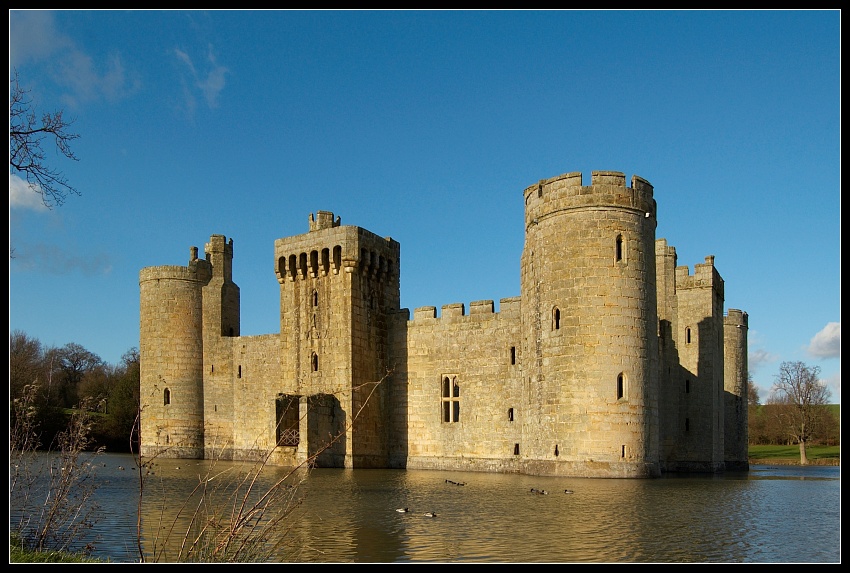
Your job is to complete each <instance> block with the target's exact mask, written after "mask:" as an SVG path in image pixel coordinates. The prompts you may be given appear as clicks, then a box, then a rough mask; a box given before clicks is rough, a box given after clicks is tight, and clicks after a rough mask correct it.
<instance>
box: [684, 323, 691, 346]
mask: <svg viewBox="0 0 850 573" xmlns="http://www.w3.org/2000/svg"><path fill="white" fill-rule="evenodd" d="M690 343H691V327H690V326H689V327H687V328H686V329H685V344H690Z"/></svg>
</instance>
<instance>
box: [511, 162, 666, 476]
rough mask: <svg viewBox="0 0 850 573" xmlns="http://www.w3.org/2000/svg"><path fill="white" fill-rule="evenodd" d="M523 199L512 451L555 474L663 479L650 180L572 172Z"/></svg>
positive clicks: (532, 190)
mask: <svg viewBox="0 0 850 573" xmlns="http://www.w3.org/2000/svg"><path fill="white" fill-rule="evenodd" d="M524 197H525V246H524V249H523V253H522V263H521V289H522V326H523V328H522V331H523V333H524V334H523V336H524V340H523V356H524V358H523V388H524V394H525V395H524V400H523V401H524V403H525V406H526V409H527V415H525V416H524V417H523V447H522V450H521V451H520V452H519V454H520V455H521V456H522V457H523V458H524V461H525V462H526V463H527V464H528V465H529V467H531V468H533V467H534V466H535V465H539V466H540V468H539V469H540V470H544V471H551V472H552V473H556V474H570V475H586V476H588V477H647V476H655V475H659V474H660V468H659V460H658V411H657V400H658V374H657V369H658V363H657V360H658V357H657V356H658V340H657V336H658V332H657V324H658V319H657V308H656V297H657V294H656V281H655V227H656V218H655V215H656V204H655V200H654V199H653V188H652V185H650V184H649V183H648V182H647V181H645V180H644V179H642V178H640V177H637V176H634V177H633V178H632V182H631V187H627V186H626V181H625V175H624V174H623V173H619V172H612V171H594V172H593V173H592V178H591V185H590V186H583V185H582V175H581V173H568V174H565V175H561V176H558V177H553V178H551V179H546V180H543V181H540V182H539V183H538V184H536V185H532V186H531V187H529V188H527V189H526V190H525V192H524Z"/></svg>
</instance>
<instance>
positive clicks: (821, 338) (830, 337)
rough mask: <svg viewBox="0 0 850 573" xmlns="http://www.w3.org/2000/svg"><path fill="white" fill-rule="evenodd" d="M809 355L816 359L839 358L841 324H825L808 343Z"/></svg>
mask: <svg viewBox="0 0 850 573" xmlns="http://www.w3.org/2000/svg"><path fill="white" fill-rule="evenodd" d="M808 351H809V354H811V355H812V356H814V357H816V358H838V357H840V356H841V323H840V322H830V323H827V325H826V326H824V327H823V329H822V330H821V331H820V332H818V333H817V334H815V335H814V336H813V337H812V340H811V341H810V342H809V348H808Z"/></svg>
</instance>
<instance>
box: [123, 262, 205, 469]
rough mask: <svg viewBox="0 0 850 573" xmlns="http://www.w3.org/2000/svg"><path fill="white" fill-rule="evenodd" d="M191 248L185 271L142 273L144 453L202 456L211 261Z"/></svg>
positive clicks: (170, 269) (175, 268)
mask: <svg viewBox="0 0 850 573" xmlns="http://www.w3.org/2000/svg"><path fill="white" fill-rule="evenodd" d="M197 255H198V250H197V248H195V247H192V249H190V260H189V264H188V266H186V267H180V266H160V267H147V268H145V269H142V270H141V272H140V273H139V288H140V292H141V299H140V336H139V341H140V342H139V346H140V348H139V355H140V369H141V372H140V374H141V386H140V399H141V438H142V442H141V443H142V447H141V453H142V455H143V456H154V455H159V456H161V457H178V458H203V452H204V390H203V382H204V367H203V362H204V345H203V310H204V309H203V294H202V292H203V288H204V285H206V284H207V283H208V282H209V280H210V278H211V276H212V267H211V265H210V263H209V262H208V261H205V260H199V259H198V256H197Z"/></svg>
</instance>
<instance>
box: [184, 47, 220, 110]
mask: <svg viewBox="0 0 850 573" xmlns="http://www.w3.org/2000/svg"><path fill="white" fill-rule="evenodd" d="M174 55H175V57H176V58H177V60H178V61H179V62H181V64H182V66H183V69H184V70H185V73H186V74H188V79H187V78H185V77H184V90H185V91H184V93H185V95H186V97H187V105H188V107H189V109H190V110H192V109H194V108H195V102H194V94H195V92H196V91H198V92H200V94H201V95H202V96H203V98H204V100H205V101H206V103H207V106H208V107H210V108H216V107H218V97H219V94H221V92H222V90H224V87H225V84H226V83H227V82H226V80H225V78H226V76H227V74H228V73H229V72H230V70H228V69H227V67H225V66H222V65H220V64H218V62H217V61H216V58H215V54H214V53H213V48H212V46H211V45H210V46H209V47H208V48H207V56H206V60H205V65H202V66H196V65H195V63H194V61H193V60H192V57H191V56H190V55H189V54H188V53H187V52H185V51H184V50H181V49H179V48H175V49H174Z"/></svg>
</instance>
